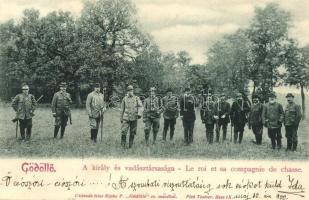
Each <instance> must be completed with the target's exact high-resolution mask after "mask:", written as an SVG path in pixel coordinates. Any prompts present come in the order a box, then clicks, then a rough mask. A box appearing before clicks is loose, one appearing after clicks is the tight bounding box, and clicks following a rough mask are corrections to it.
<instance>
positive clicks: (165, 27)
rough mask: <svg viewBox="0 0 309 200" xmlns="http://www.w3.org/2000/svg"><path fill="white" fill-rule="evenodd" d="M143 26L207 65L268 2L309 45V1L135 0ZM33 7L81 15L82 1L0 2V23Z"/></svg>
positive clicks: (165, 46)
mask: <svg viewBox="0 0 309 200" xmlns="http://www.w3.org/2000/svg"><path fill="white" fill-rule="evenodd" d="M134 2H135V4H136V7H137V9H138V16H139V18H140V23H141V24H142V26H143V27H144V29H145V30H146V31H148V32H149V33H150V34H151V35H152V36H153V38H154V40H155V41H156V42H157V44H158V45H159V47H160V49H161V50H162V51H164V52H166V51H174V52H176V51H181V50H186V51H188V52H189V53H190V55H191V56H192V57H193V63H204V62H205V61H206V57H205V52H206V51H207V49H208V48H209V47H210V45H211V44H212V43H214V42H215V41H216V40H219V39H220V37H222V36H223V35H224V34H227V33H233V32H234V31H236V30H237V29H238V28H244V27H246V26H248V24H249V23H250V20H251V19H252V17H253V15H254V8H255V7H256V6H265V4H266V3H268V2H278V3H279V5H280V6H281V7H282V8H283V9H285V10H287V11H289V12H290V13H291V14H292V19H293V22H294V27H293V28H292V29H291V30H290V36H292V37H293V38H296V39H297V40H298V42H299V43H300V45H301V46H304V45H307V44H309V31H308V30H309V0H281V1H279V0H275V1H274V0H273V1H270V0H256V1H253V0H191V1H189V0H135V1H134ZM31 7H34V8H36V9H39V10H40V12H41V15H43V16H44V15H46V14H47V13H48V12H50V11H54V10H60V9H61V10H64V11H70V12H72V13H73V14H74V15H75V16H79V13H80V10H81V9H82V7H83V4H82V0H0V22H4V21H6V20H8V19H11V18H14V19H19V17H20V16H21V15H22V11H23V10H24V9H26V8H31Z"/></svg>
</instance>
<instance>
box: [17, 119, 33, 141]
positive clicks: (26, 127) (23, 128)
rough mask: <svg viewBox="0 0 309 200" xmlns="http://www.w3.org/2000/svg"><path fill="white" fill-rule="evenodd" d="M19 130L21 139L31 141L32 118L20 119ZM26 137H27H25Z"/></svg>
mask: <svg viewBox="0 0 309 200" xmlns="http://www.w3.org/2000/svg"><path fill="white" fill-rule="evenodd" d="M19 129H20V136H21V139H22V140H24V139H27V140H29V139H30V138H31V129H32V118H30V119H19ZM25 135H26V137H25Z"/></svg>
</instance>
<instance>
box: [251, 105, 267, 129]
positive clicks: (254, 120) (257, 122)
mask: <svg viewBox="0 0 309 200" xmlns="http://www.w3.org/2000/svg"><path fill="white" fill-rule="evenodd" d="M263 108H264V106H263V104H262V103H258V104H253V105H252V107H251V109H250V112H249V118H248V124H249V126H251V127H252V126H263V120H262V114H263Z"/></svg>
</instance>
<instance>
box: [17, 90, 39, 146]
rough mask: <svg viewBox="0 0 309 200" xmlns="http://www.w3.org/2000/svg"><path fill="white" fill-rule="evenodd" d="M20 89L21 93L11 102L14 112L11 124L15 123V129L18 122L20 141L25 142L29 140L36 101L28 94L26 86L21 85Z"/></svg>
mask: <svg viewBox="0 0 309 200" xmlns="http://www.w3.org/2000/svg"><path fill="white" fill-rule="evenodd" d="M21 89H22V93H20V94H18V95H16V96H15V98H14V99H13V101H12V107H13V109H14V110H15V112H16V118H15V119H13V122H14V121H16V123H17V124H16V125H17V127H18V122H19V128H20V135H21V140H22V141H25V140H30V138H31V131H32V117H33V116H34V110H35V107H36V101H35V98H34V96H33V95H32V94H29V86H28V85H27V84H23V85H22V88H21ZM16 132H17V129H16ZM25 134H26V135H25Z"/></svg>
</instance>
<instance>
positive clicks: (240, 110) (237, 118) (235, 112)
mask: <svg viewBox="0 0 309 200" xmlns="http://www.w3.org/2000/svg"><path fill="white" fill-rule="evenodd" d="M249 111H250V106H249V104H248V102H247V101H244V100H241V101H234V102H233V104H232V108H231V113H230V116H231V121H232V123H233V124H234V125H235V126H245V124H246V122H247V120H248V119H247V115H248V113H249Z"/></svg>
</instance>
